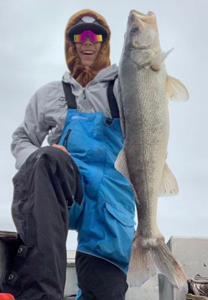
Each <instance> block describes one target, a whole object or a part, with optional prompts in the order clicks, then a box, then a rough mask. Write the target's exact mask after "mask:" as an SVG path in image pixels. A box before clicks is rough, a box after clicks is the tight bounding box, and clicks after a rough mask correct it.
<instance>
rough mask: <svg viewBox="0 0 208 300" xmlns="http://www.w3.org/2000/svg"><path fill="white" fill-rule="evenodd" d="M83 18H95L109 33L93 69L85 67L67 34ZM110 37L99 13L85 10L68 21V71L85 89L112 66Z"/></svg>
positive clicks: (66, 51) (66, 53) (66, 37)
mask: <svg viewBox="0 0 208 300" xmlns="http://www.w3.org/2000/svg"><path fill="white" fill-rule="evenodd" d="M83 16H91V17H93V18H95V19H96V20H97V21H98V22H99V23H100V24H101V25H102V26H104V27H105V28H106V29H107V31H108V36H107V38H106V40H105V41H104V42H103V43H102V46H101V48H100V51H99V53H98V56H97V58H96V60H95V62H94V64H93V65H92V66H91V67H88V66H85V67H84V66H83V65H82V64H81V61H80V59H79V56H78V54H77V51H76V48H75V45H74V43H73V42H71V41H70V40H69V38H68V35H67V32H68V30H69V28H71V27H72V26H74V25H75V24H76V23H77V22H78V21H79V19H81V18H82V17H83ZM110 36H111V31H110V28H109V26H108V24H107V22H106V20H105V19H104V18H103V17H102V16H101V15H100V14H98V13H97V12H95V11H93V10H91V9H83V10H81V11H79V12H77V13H76V14H74V15H73V16H72V17H71V18H70V19H69V21H68V23H67V26H66V30H65V57H66V63H67V66H68V69H69V70H70V72H71V74H72V76H73V77H74V78H75V79H76V80H77V81H78V82H79V83H80V84H81V85H82V86H83V87H85V86H86V85H87V84H88V83H89V82H90V81H91V80H92V79H93V78H94V77H95V76H96V75H97V73H98V72H99V71H100V70H102V69H104V68H106V67H108V66H110V43H109V41H110Z"/></svg>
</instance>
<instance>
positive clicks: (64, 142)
mask: <svg viewBox="0 0 208 300" xmlns="http://www.w3.org/2000/svg"><path fill="white" fill-rule="evenodd" d="M70 134H71V129H69V130H68V132H67V134H66V136H65V138H64V141H63V146H64V147H65V148H66V149H67V143H68V138H69V136H70Z"/></svg>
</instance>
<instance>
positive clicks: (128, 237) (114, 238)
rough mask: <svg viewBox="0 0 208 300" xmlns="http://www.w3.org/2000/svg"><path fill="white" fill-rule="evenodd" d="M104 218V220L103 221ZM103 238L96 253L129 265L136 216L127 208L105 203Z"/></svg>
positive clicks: (97, 246)
mask: <svg viewBox="0 0 208 300" xmlns="http://www.w3.org/2000/svg"><path fill="white" fill-rule="evenodd" d="M103 218H104V220H103ZM103 218H102V223H103V225H102V226H103V232H104V235H103V238H102V239H101V241H99V242H98V243H97V245H96V251H98V252H99V254H101V255H103V256H104V257H105V258H107V259H109V260H112V261H117V262H118V264H124V265H128V263H129V259H130V255H131V247H132V241H133V238H134V234H135V229H134V225H135V224H136V223H135V221H134V215H132V214H131V213H129V212H128V211H127V210H126V209H125V208H124V209H123V210H121V209H120V208H119V209H117V207H115V206H113V205H111V204H109V203H105V204H104V207H103Z"/></svg>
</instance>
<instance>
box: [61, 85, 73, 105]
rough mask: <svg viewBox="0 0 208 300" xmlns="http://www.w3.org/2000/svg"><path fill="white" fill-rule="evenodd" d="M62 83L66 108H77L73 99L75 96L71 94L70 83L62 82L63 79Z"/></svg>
mask: <svg viewBox="0 0 208 300" xmlns="http://www.w3.org/2000/svg"><path fill="white" fill-rule="evenodd" d="M62 84H63V88H64V93H65V97H66V102H67V106H68V109H70V108H71V109H72V108H75V109H77V103H76V100H75V96H74V95H73V94H72V88H71V84H70V83H66V82H63V81H62Z"/></svg>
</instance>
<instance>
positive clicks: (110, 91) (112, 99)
mask: <svg viewBox="0 0 208 300" xmlns="http://www.w3.org/2000/svg"><path fill="white" fill-rule="evenodd" d="M114 82H115V79H114V80H111V81H110V82H109V85H108V92H107V95H108V104H109V107H110V111H111V115H112V119H114V118H119V110H118V105H117V101H116V98H115V96H114V93H113V86H114Z"/></svg>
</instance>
